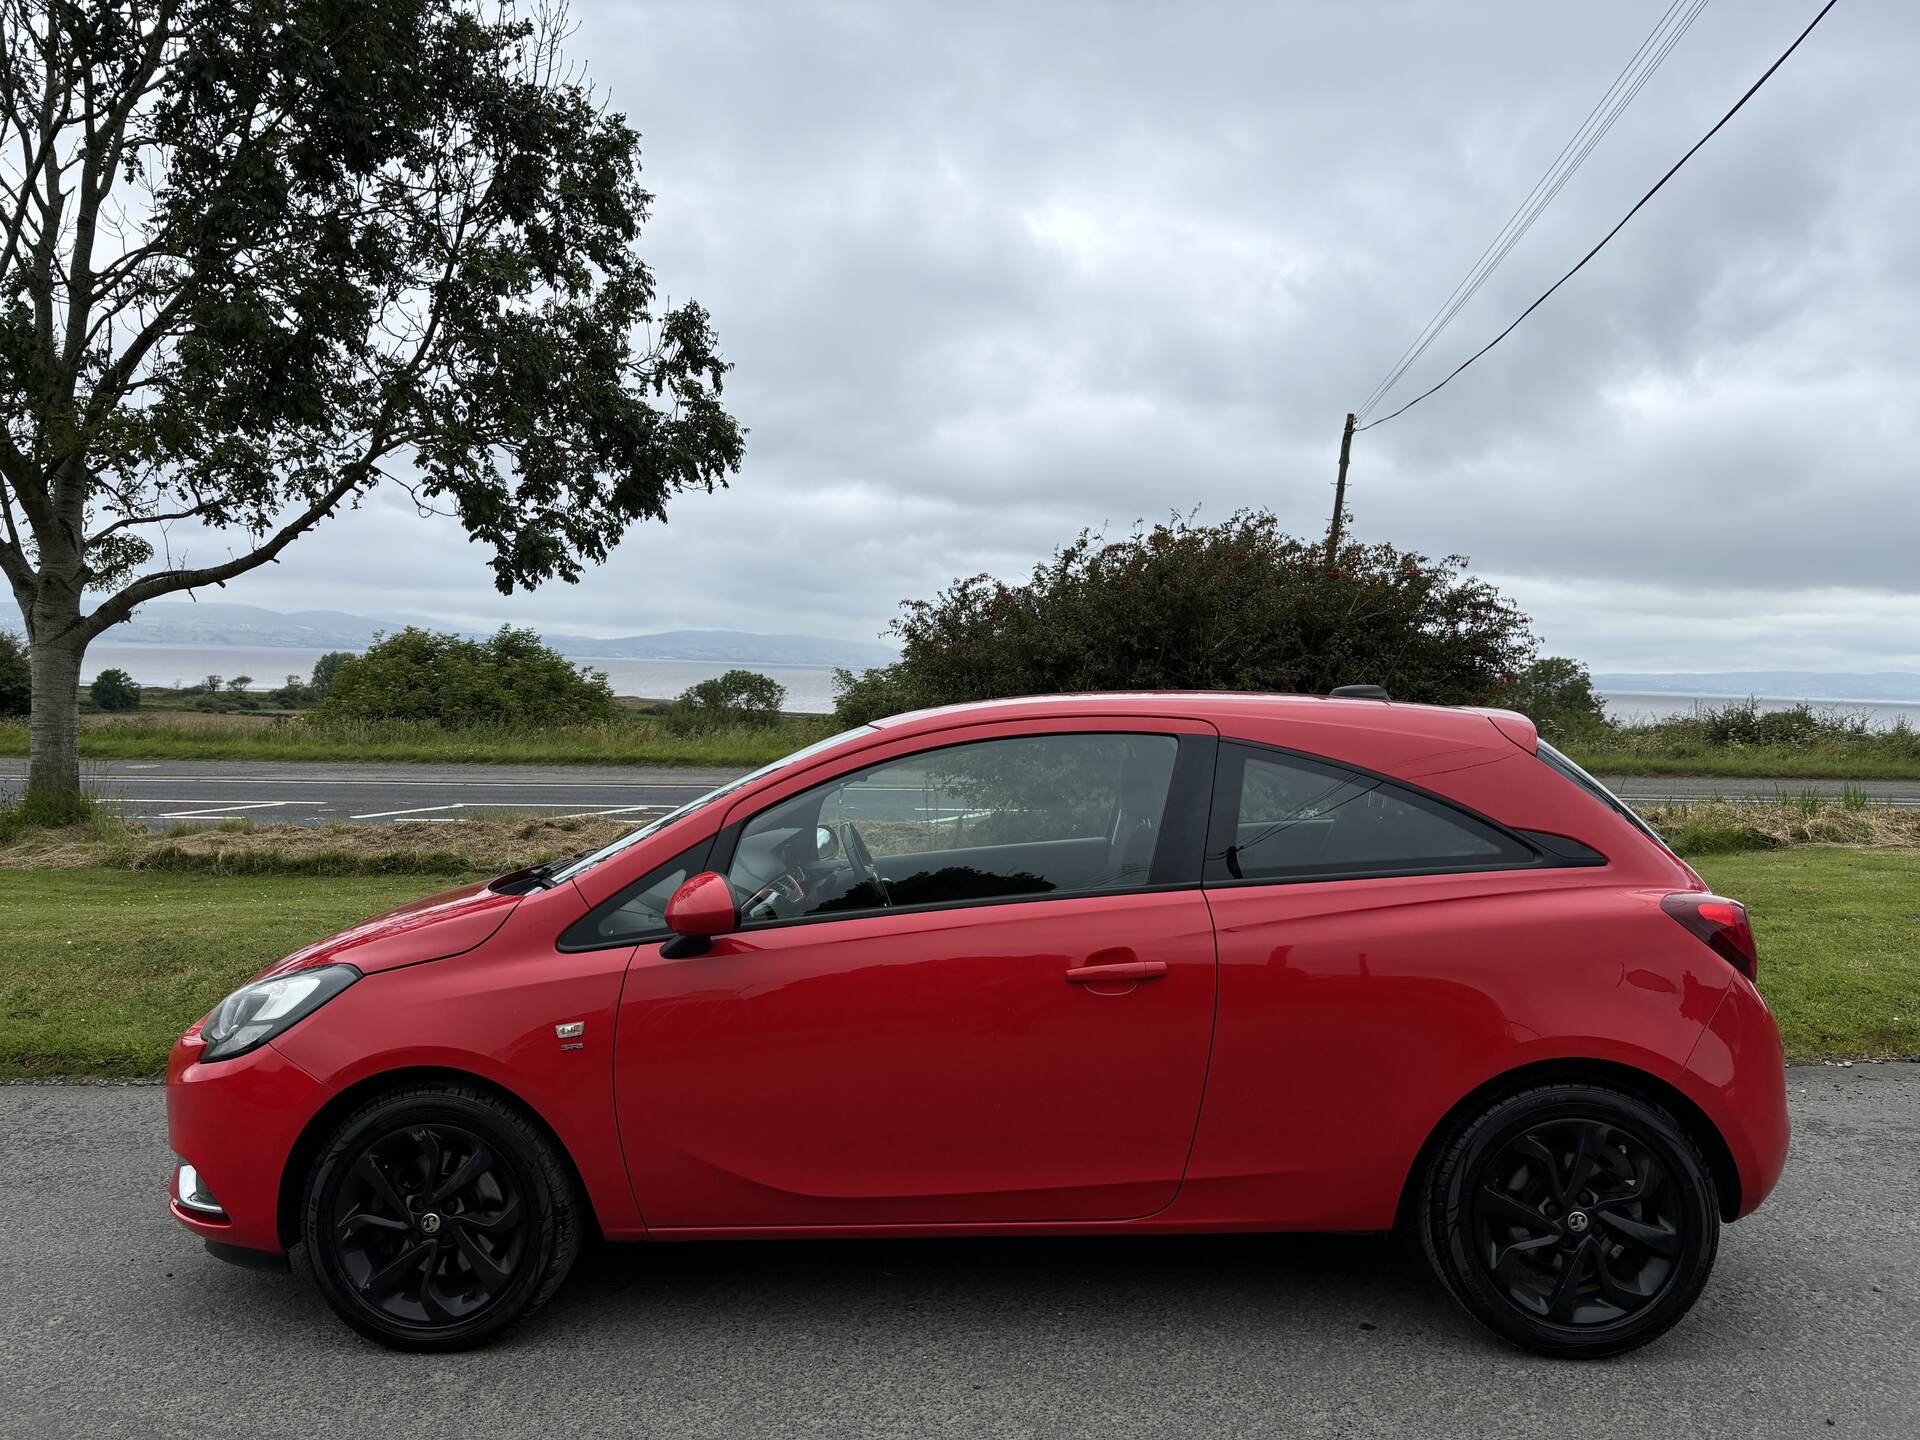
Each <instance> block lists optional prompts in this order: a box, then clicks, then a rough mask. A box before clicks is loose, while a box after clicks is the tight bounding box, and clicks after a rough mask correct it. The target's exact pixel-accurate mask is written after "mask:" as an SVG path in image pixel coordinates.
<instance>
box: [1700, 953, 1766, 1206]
mask: <svg viewBox="0 0 1920 1440" xmlns="http://www.w3.org/2000/svg"><path fill="white" fill-rule="evenodd" d="M1684 1078H1685V1083H1686V1088H1687V1089H1688V1090H1690V1091H1691V1092H1692V1094H1693V1098H1694V1100H1695V1102H1696V1103H1697V1104H1699V1106H1700V1107H1701V1108H1702V1109H1703V1110H1705V1111H1706V1113H1707V1117H1708V1118H1709V1119H1710V1120H1712V1121H1713V1123H1714V1124H1715V1126H1717V1127H1718V1129H1719V1131H1720V1135H1721V1138H1722V1139H1724V1140H1725V1141H1726V1142H1727V1149H1728V1151H1729V1152H1730V1153H1731V1154H1732V1156H1733V1164H1734V1168H1735V1169H1736V1170H1737V1171H1738V1172H1739V1175H1740V1200H1739V1204H1738V1205H1737V1206H1736V1207H1735V1210H1734V1216H1735V1218H1736V1219H1737V1218H1739V1217H1740V1216H1742V1215H1750V1214H1752V1213H1753V1211H1755V1210H1756V1209H1758V1208H1759V1207H1760V1203H1761V1202H1762V1201H1763V1200H1765V1199H1766V1198H1767V1196H1768V1195H1769V1194H1771V1193H1772V1191H1773V1187H1774V1183H1775V1182H1776V1181H1778V1180H1779V1178H1780V1172H1781V1170H1782V1169H1784V1168H1785V1166H1786V1163H1787V1145H1788V1139H1789V1130H1790V1126H1789V1124H1788V1120H1787V1070H1786V1059H1785V1056H1784V1055H1783V1053H1782V1051H1781V1048H1780V1027H1779V1026H1778V1025H1776V1024H1775V1023H1774V1019H1773V1012H1772V1011H1771V1010H1770V1009H1768V1008H1767V1002H1766V1001H1765V1000H1764V999H1762V998H1761V995H1760V992H1759V991H1758V990H1756V989H1755V988H1754V987H1753V985H1752V984H1751V983H1750V982H1749V981H1748V980H1747V979H1746V978H1745V977H1744V976H1736V977H1735V979H1734V982H1733V984H1732V985H1731V986H1729V987H1728V989H1727V994H1726V998H1725V999H1723V1000H1722V1001H1721V1002H1720V1007H1719V1008H1718V1009H1717V1010H1715V1011H1714V1015H1713V1020H1712V1021H1711V1022H1710V1023H1709V1024H1708V1026H1707V1029H1706V1032H1705V1033H1704V1034H1703V1035H1701V1037H1700V1043H1699V1044H1697V1045H1695V1046H1694V1049H1693V1054H1692V1055H1691V1056H1690V1057H1689V1058H1688V1060H1687V1067H1686V1074H1685V1077H1684Z"/></svg>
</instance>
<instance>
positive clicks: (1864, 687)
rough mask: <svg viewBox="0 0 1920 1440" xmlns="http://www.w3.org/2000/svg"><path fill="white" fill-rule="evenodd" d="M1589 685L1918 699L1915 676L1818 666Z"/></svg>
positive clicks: (1738, 694)
mask: <svg viewBox="0 0 1920 1440" xmlns="http://www.w3.org/2000/svg"><path fill="white" fill-rule="evenodd" d="M1593 688H1594V689H1596V690H1600V691H1611V692H1613V693H1614V694H1627V695H1711V696H1725V697H1726V698H1728V699H1731V700H1744V699H1745V698H1746V697H1747V696H1749V695H1758V696H1761V697H1764V698H1769V699H1775V700H1910V701H1920V675H1916V674H1914V673H1912V672H1911V671H1906V670H1882V671H1879V672H1877V673H1875V674H1871V675H1857V674H1841V673H1829V672H1827V671H1822V670H1724V671H1717V672H1699V673H1689V672H1682V673H1672V674H1643V675H1634V674H1623V675H1596V676H1594V677H1593Z"/></svg>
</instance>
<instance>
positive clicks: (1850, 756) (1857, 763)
mask: <svg viewBox="0 0 1920 1440" xmlns="http://www.w3.org/2000/svg"><path fill="white" fill-rule="evenodd" d="M1560 748H1561V749H1562V750H1564V751H1565V752H1566V753H1567V754H1568V756H1570V757H1571V758H1572V759H1573V760H1574V761H1575V762H1577V763H1578V764H1579V765H1580V766H1581V767H1582V768H1584V769H1586V770H1588V771H1591V772H1592V773H1593V774H1595V775H1706V776H1711V777H1714V778H1716V779H1727V780H1773V779H1782V780H1920V759H1916V758H1912V757H1909V756H1904V755H1898V754H1889V753H1887V752H1885V751H1882V750H1877V749H1871V748H1862V749H1860V750H1857V751H1851V752H1848V751H1840V752H1833V753H1829V752H1822V751H1809V750H1801V749H1797V748H1795V747H1792V746H1785V745H1777V746H1750V747H1747V748H1744V749H1740V750H1714V749H1710V748H1707V747H1704V746H1702V747H1698V748H1694V747H1676V750H1675V752H1674V753H1671V754H1649V753H1647V752H1645V751H1643V750H1634V749H1627V748H1623V747H1621V746H1619V745H1614V744H1609V743H1607V742H1605V741H1599V742H1591V743H1579V742H1575V741H1566V742H1564V743H1562V744H1561V745H1560Z"/></svg>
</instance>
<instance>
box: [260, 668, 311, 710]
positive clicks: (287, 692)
mask: <svg viewBox="0 0 1920 1440" xmlns="http://www.w3.org/2000/svg"><path fill="white" fill-rule="evenodd" d="M315 698H316V696H315V694H314V689H313V686H311V685H309V684H308V683H307V682H306V681H304V680H302V679H301V678H300V677H299V676H298V675H289V676H287V683H286V684H284V685H282V686H281V687H280V688H279V689H278V690H274V691H270V692H269V693H268V695H267V699H269V700H271V701H272V702H273V703H274V704H275V705H277V706H279V707H280V708H281V709H282V710H304V709H306V708H307V706H309V705H311V704H313V702H314V700H315Z"/></svg>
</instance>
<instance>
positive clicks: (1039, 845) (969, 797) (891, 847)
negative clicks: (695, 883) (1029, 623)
mask: <svg viewBox="0 0 1920 1440" xmlns="http://www.w3.org/2000/svg"><path fill="white" fill-rule="evenodd" d="M1178 753H1179V742H1178V741H1177V740H1175V739H1174V738H1173V737H1172V736H1170V735H1133V734H1114V733H1099V734H1065V735H1022V736H1012V737H1007V738H1005V739H999V740H982V741H976V742H974V743H971V744H966V745H954V746H948V747H945V748H943V749H938V750H929V751H924V752H922V753H920V754H917V755H912V756H907V757H903V758H901V759H898V760H890V761H887V762H885V763H883V764H879V765H874V766H870V767H869V768H867V769H865V770H860V771H856V772H854V773H853V774H851V775H845V776H841V777H839V778H837V779H835V780H832V781H829V782H828V783H826V784H824V785H820V786H816V787H815V788H814V789H812V790H808V791H805V792H804V793H802V794H800V795H797V796H794V797H793V798H792V799H789V800H786V801H784V802H782V803H781V804H778V805H775V806H773V807H772V808H770V809H768V810H764V811H762V812H761V813H760V814H759V815H756V816H754V817H753V818H752V819H751V820H749V821H748V822H747V824H746V826H745V827H744V828H743V829H742V831H741V832H740V839H739V843H738V845H737V846H736V847H735V850H734V855H733V860H732V863H731V865H730V867H729V869H728V872H727V879H728V881H729V882H730V883H731V884H732V886H733V889H734V894H735V897H736V898H737V900H738V901H739V903H740V913H741V919H742V920H743V922H745V923H747V924H752V923H755V922H767V921H777V920H795V919H800V918H803V917H807V916H816V915H833V914H852V913H859V912H866V911H876V910H883V909H886V908H890V907H905V906H916V907H917V906H929V905H952V904H960V903H965V902H967V901H984V900H1000V899H1016V898H1020V897H1027V896H1040V895H1076V894H1079V895H1084V894H1097V893H1102V892H1111V891H1115V890H1127V889H1138V888H1139V887H1141V886H1144V885H1146V884H1148V883H1149V877H1150V875H1151V873H1152V871H1153V862H1154V856H1155V853H1156V851H1157V848H1158V846H1159V843H1160V838H1161V834H1162V830H1163V823H1162V822H1163V819H1164V817H1165V814H1166V807H1167V797H1168V791H1169V789H1170V787H1171V784H1172V778H1173V769H1174V762H1175V758H1176V756H1177V755H1178Z"/></svg>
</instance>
